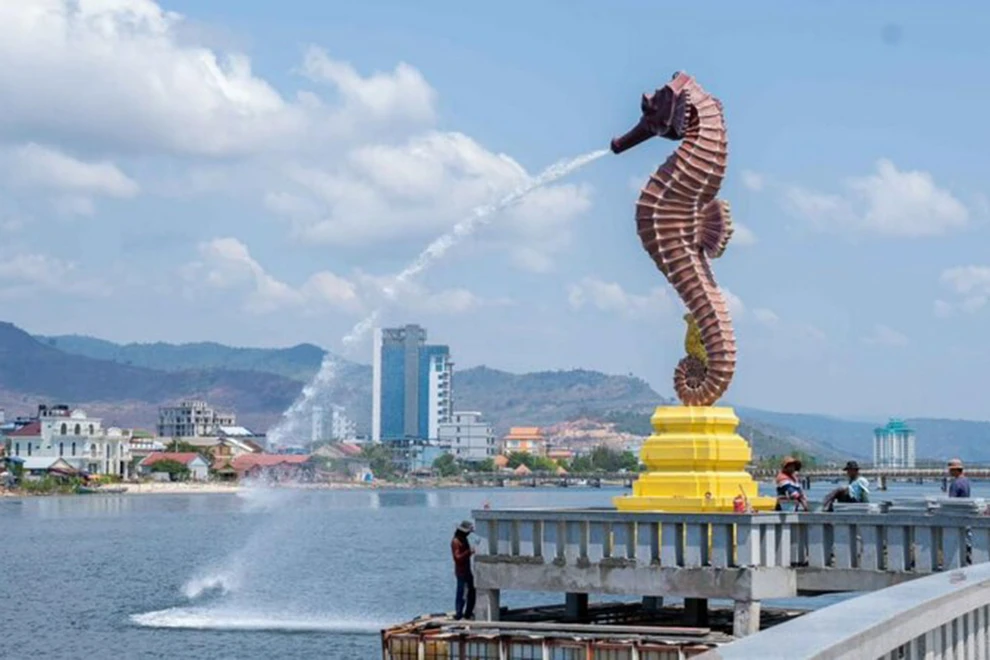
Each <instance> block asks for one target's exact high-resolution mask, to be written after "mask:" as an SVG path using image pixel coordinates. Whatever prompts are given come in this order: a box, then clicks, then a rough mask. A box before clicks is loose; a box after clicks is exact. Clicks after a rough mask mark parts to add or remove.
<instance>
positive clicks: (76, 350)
mask: <svg viewBox="0 0 990 660" xmlns="http://www.w3.org/2000/svg"><path fill="white" fill-rule="evenodd" d="M36 339H38V340H39V341H40V342H42V343H45V344H47V345H49V346H51V347H53V348H57V349H58V350H60V351H63V352H65V353H72V354H74V355H83V356H86V357H90V358H95V359H97V360H107V361H110V362H117V363H119V364H122V365H126V366H134V367H146V368H148V369H158V370H160V371H184V370H189V369H193V370H202V369H230V370H236V371H261V372H265V373H271V374H277V375H279V376H285V377H286V378H291V379H292V380H297V381H300V382H306V381H308V380H309V379H310V378H312V377H313V375H314V374H315V373H316V371H317V370H318V369H319V367H320V362H321V361H322V360H323V355H324V350H323V349H322V348H320V347H319V346H314V345H313V344H299V345H297V346H292V347H289V348H234V347H231V346H224V345H223V344H217V343H214V342H198V343H194V344H166V343H164V342H155V343H153V344H115V343H113V342H110V341H106V340H103V339H96V338H94V337H86V336H84V335H57V336H52V337H46V336H40V335H39V336H38V337H36Z"/></svg>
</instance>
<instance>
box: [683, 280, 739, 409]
mask: <svg viewBox="0 0 990 660" xmlns="http://www.w3.org/2000/svg"><path fill="white" fill-rule="evenodd" d="M700 270H703V271H708V277H706V278H704V279H701V278H699V279H698V280H696V281H695V282H694V283H692V284H690V285H688V286H685V287H684V288H685V289H690V290H691V291H690V292H683V293H682V292H681V291H680V287H677V288H678V293H680V294H681V296H682V298H683V299H684V300H685V301H686V302H687V301H690V302H689V309H690V312H689V315H690V317H691V319H692V321H693V322H694V323H696V324H697V327H698V330H699V332H700V333H701V343H702V345H703V346H704V349H703V350H704V358H703V357H701V356H700V355H698V354H697V352H696V351H690V352H689V354H688V355H686V356H685V357H683V358H681V360H680V361H679V362H678V363H677V367H676V368H675V369H674V391H675V392H676V393H677V398H678V399H680V400H681V402H682V403H684V405H687V406H711V405H713V404H715V402H717V401H718V400H719V399H720V398H721V397H722V395H723V394H725V391H726V390H727V389H728V388H729V384H730V383H731V382H732V376H733V374H734V373H735V370H736V342H735V336H734V333H733V331H732V319H731V318H730V316H729V310H728V305H727V303H726V301H725V296H724V295H723V294H722V292H721V291H720V290H719V289H718V287H717V286H716V285H715V283H714V279H713V278H711V272H710V270H709V269H708V268H707V264H703V266H702V268H701V269H700ZM706 280H707V281H706ZM698 282H701V283H702V285H701V286H700V287H698V286H697V284H698ZM708 283H710V284H711V286H710V287H709V286H707V285H708ZM699 289H701V290H700V291H699ZM691 293H693V294H694V295H693V297H692V296H691Z"/></svg>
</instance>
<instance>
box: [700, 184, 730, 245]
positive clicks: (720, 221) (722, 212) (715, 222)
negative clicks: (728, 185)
mask: <svg viewBox="0 0 990 660" xmlns="http://www.w3.org/2000/svg"><path fill="white" fill-rule="evenodd" d="M732 232H733V228H732V214H731V213H730V212H729V203H728V202H726V201H724V200H721V199H713V200H712V201H710V202H708V203H707V204H705V205H704V206H703V207H701V210H700V212H699V213H698V219H697V224H696V225H695V244H696V245H699V246H701V249H703V250H704V251H705V254H706V255H708V258H709V259H718V258H719V257H721V256H722V253H723V252H725V248H726V247H727V246H728V245H729V239H730V238H732Z"/></svg>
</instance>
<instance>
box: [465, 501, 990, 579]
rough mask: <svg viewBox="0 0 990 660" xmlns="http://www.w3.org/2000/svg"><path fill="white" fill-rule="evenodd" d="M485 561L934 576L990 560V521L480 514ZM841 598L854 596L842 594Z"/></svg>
mask: <svg viewBox="0 0 990 660" xmlns="http://www.w3.org/2000/svg"><path fill="white" fill-rule="evenodd" d="M474 515H475V520H476V521H477V523H478V533H479V534H480V535H481V536H482V537H484V542H483V543H482V545H481V550H480V552H479V556H480V557H482V559H481V561H483V562H489V563H490V562H500V561H505V562H512V563H537V564H540V563H556V564H571V563H573V564H582V565H592V564H596V563H602V562H604V563H605V564H608V565H611V566H621V565H637V566H660V567H676V568H700V567H711V568H732V567H763V568H808V569H839V570H862V571H881V572H892V573H897V574H901V573H917V574H926V573H931V572H935V571H939V570H944V569H950V568H959V567H961V566H966V565H968V564H970V563H979V562H984V561H990V517H988V516H960V515H949V514H946V513H935V514H921V513H919V514H904V513H898V514H873V513H871V514H861V513H855V514H853V513H800V514H793V513H761V514H746V515H741V514H671V513H627V512H619V511H615V510H610V509H601V510H598V509H580V510H508V511H504V510H503V511H491V510H485V511H476V512H475V514H474ZM834 590H838V591H842V590H845V589H844V588H838V589H834Z"/></svg>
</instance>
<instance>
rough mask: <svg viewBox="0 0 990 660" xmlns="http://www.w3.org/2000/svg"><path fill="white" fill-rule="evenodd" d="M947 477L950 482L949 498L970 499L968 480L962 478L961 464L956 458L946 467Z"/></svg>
mask: <svg viewBox="0 0 990 660" xmlns="http://www.w3.org/2000/svg"><path fill="white" fill-rule="evenodd" d="M946 467H948V468H949V476H951V477H952V481H951V482H950V483H949V497H970V494H969V478H968V477H964V476H963V463H962V461H960V460H959V459H958V458H953V459H952V460H951V461H949V463H948V464H947V466H946Z"/></svg>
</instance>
